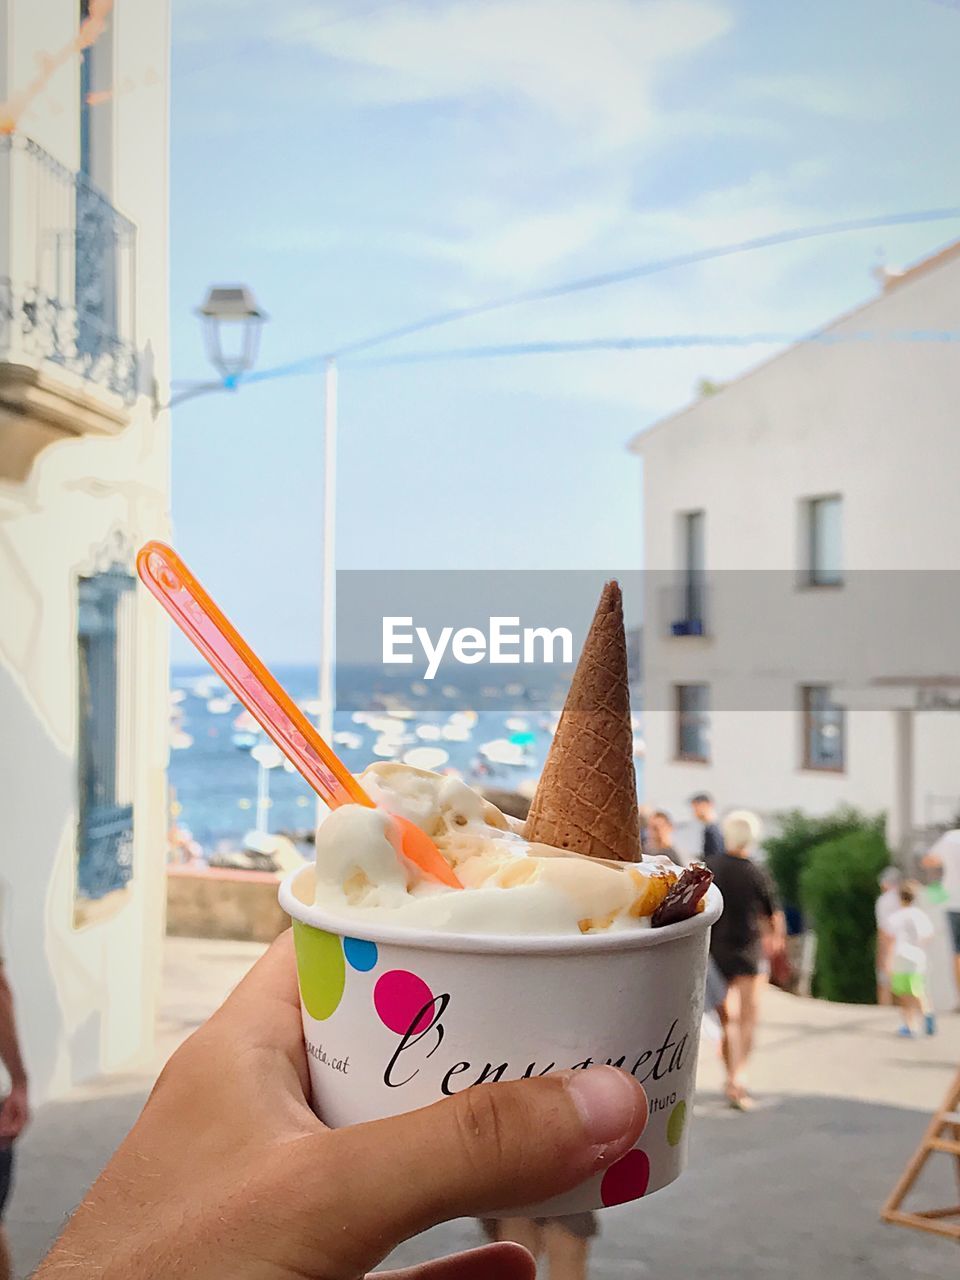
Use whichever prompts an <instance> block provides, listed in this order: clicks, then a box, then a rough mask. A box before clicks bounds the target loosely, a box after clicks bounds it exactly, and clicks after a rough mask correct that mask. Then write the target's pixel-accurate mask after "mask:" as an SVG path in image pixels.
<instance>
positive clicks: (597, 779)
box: [524, 582, 640, 862]
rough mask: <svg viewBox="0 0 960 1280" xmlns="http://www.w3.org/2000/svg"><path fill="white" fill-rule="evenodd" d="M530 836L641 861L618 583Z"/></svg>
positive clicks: (596, 625) (594, 631)
mask: <svg viewBox="0 0 960 1280" xmlns="http://www.w3.org/2000/svg"><path fill="white" fill-rule="evenodd" d="M524 834H525V835H526V837H527V839H528V840H531V841H537V842H539V843H543V844H550V845H554V846H555V847H556V848H558V849H571V850H574V851H575V852H577V853H585V854H587V855H588V856H590V857H593V858H613V859H616V860H619V861H620V862H637V861H639V858H640V816H639V812H638V809H637V783H636V775H635V773H634V769H633V729H632V726H631V723H630V688H629V681H628V676H627V642H626V635H625V634H624V629H623V602H622V599H621V596H620V587H619V585H618V584H617V583H616V582H608V583H607V584H606V586H605V587H604V589H603V594H602V596H601V597H600V603H599V605H598V606H597V612H596V613H595V614H594V618H593V622H592V623H591V625H590V631H589V632H588V634H587V638H586V641H585V642H584V646H583V652H582V653H581V654H580V661H579V662H578V663H577V669H576V671H575V672H574V674H573V680H572V681H571V684H570V690H569V692H568V694H567V700H566V702H565V703H564V707H563V713H562V715H561V716H560V722H559V724H558V725H557V732H556V734H555V736H554V739H553V743H552V745H551V747H550V753H549V755H548V756H547V762H546V764H545V765H544V767H543V773H542V774H541V775H540V782H539V784H538V786H537V790H536V794H535V795H534V797H533V803H532V804H531V806H530V813H529V815H528V817H527V822H526V826H525V828H524Z"/></svg>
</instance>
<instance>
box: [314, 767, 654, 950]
mask: <svg viewBox="0 0 960 1280" xmlns="http://www.w3.org/2000/svg"><path fill="white" fill-rule="evenodd" d="M362 781H363V785H364V788H365V789H366V790H367V792H368V793H369V795H370V796H371V798H372V799H373V800H375V801H376V803H377V806H378V807H377V808H376V809H367V808H364V807H362V806H359V805H344V806H343V807H342V808H340V809H336V810H334V811H333V812H332V813H330V814H329V815H328V816H327V817H326V818H325V819H324V821H323V822H322V823H321V824H320V827H319V828H318V830H317V843H316V852H317V863H316V891H315V901H316V903H317V904H318V905H322V906H324V907H325V908H327V909H328V910H331V911H334V912H335V913H337V914H343V915H344V916H345V917H347V918H348V919H349V918H356V919H357V920H362V919H367V920H379V921H381V922H382V923H386V922H390V923H393V924H398V925H408V926H410V927H412V928H424V929H434V930H438V931H441V932H448V933H486V934H517V933H542V934H570V933H574V934H575V933H593V932H602V931H606V930H615V929H630V928H645V927H649V925H650V917H651V915H652V914H653V912H654V911H655V910H656V908H657V907H658V906H659V905H660V903H661V902H662V901H663V899H664V898H665V897H666V894H667V892H668V891H669V889H670V888H671V886H672V885H673V884H674V883H676V881H677V878H678V876H679V868H677V867H675V866H674V865H673V864H672V863H671V862H669V860H661V859H658V860H645V861H642V862H631V863H626V862H614V861H609V862H608V861H606V860H603V859H600V858H588V857H584V856H582V855H580V854H577V853H572V852H569V851H567V850H561V849H554V848H552V847H551V846H549V845H544V844H536V843H531V842H529V841H527V840H525V839H524V837H523V836H522V835H521V834H520V832H519V830H518V824H516V823H515V822H514V821H513V820H512V819H510V818H507V817H506V816H505V815H504V814H503V813H501V812H500V810H499V809H497V808H496V806H495V805H492V804H491V803H490V802H489V801H487V800H485V799H484V798H483V797H482V796H481V795H479V794H478V793H477V792H476V791H474V790H473V789H472V788H471V787H468V786H467V785H466V784H465V783H464V782H462V781H460V780H459V779H458V778H450V777H442V776H441V775H439V774H436V773H430V772H428V771H427V770H425V769H414V768H412V767H411V766H409V765H403V764H396V763H392V762H380V763H377V764H373V765H370V767H369V768H368V769H366V770H365V772H364V773H363V775H362ZM391 814H396V815H398V816H401V817H405V818H408V819H409V820H410V821H412V822H414V823H416V824H417V826H418V827H420V828H422V830H424V831H425V832H426V833H427V835H429V836H430V837H431V838H432V839H433V840H434V842H435V843H436V846H437V848H438V849H439V850H440V852H441V854H442V855H443V857H444V858H445V859H446V860H447V862H448V863H449V865H450V866H451V867H452V868H453V869H454V871H455V872H456V874H457V877H458V879H459V880H460V883H461V884H462V885H463V889H451V888H447V887H446V886H444V885H440V884H438V883H437V882H436V881H433V880H429V879H427V878H425V877H424V876H423V875H422V874H421V872H420V871H419V869H418V868H417V867H416V866H414V864H413V863H411V862H410V861H408V860H407V859H406V858H405V857H404V856H403V854H402V852H401V849H400V841H399V837H398V833H397V830H396V828H395V827H394V825H393V824H392V823H391V820H390V815H391Z"/></svg>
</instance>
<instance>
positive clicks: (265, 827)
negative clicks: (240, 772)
mask: <svg viewBox="0 0 960 1280" xmlns="http://www.w3.org/2000/svg"><path fill="white" fill-rule="evenodd" d="M258 768H259V770H260V772H259V773H258V774H257V830H258V831H263V832H268V831H269V830H270V818H269V815H268V810H269V808H270V770H269V769H267V768H265V767H264V766H263V765H262V764H258Z"/></svg>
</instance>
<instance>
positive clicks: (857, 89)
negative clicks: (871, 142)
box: [736, 73, 902, 122]
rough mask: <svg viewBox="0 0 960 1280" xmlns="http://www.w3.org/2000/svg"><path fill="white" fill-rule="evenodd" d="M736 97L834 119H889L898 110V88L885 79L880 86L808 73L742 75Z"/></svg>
mask: <svg viewBox="0 0 960 1280" xmlns="http://www.w3.org/2000/svg"><path fill="white" fill-rule="evenodd" d="M736 97H737V99H738V100H739V101H741V102H743V103H745V104H750V103H754V104H755V103H758V102H759V103H761V104H764V103H767V104H769V103H770V102H776V103H777V104H779V105H781V106H785V107H790V108H793V109H795V110H799V111H804V112H808V113H810V114H812V115H821V116H826V117H828V118H829V119H835V120H863V121H868V122H869V121H874V120H889V119H891V118H894V117H895V116H896V115H897V113H898V112H899V111H900V110H901V109H902V102H901V101H900V97H901V95H900V94H899V92H898V88H897V86H895V85H894V84H893V83H891V81H890V80H889V79H887V80H884V81H883V83H882V85H881V84H877V83H875V82H871V81H867V82H866V83H861V82H855V81H853V80H851V79H847V80H845V81H844V82H842V83H841V82H840V81H838V80H828V79H827V78H826V77H825V76H822V75H816V74H812V73H804V74H803V75H787V74H779V75H759V76H746V77H744V78H743V79H742V80H740V81H739V82H738V83H737V86H736Z"/></svg>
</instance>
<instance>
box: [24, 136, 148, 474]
mask: <svg viewBox="0 0 960 1280" xmlns="http://www.w3.org/2000/svg"><path fill="white" fill-rule="evenodd" d="M135 264H136V227H135V226H134V224H133V223H132V222H131V221H130V220H129V219H128V218H125V217H124V216H123V215H122V214H121V213H118V212H117V210H116V209H114V208H113V206H112V205H111V204H110V202H109V200H108V199H107V198H106V196H104V195H103V193H102V192H100V191H99V190H98V189H97V188H96V187H94V186H93V185H92V184H91V183H90V182H89V180H88V179H87V178H86V177H85V176H84V175H82V174H78V173H73V172H72V171H71V170H69V169H67V168H66V167H65V166H64V165H62V164H60V162H59V161H57V160H55V159H54V158H53V156H51V155H49V154H48V153H47V152H46V151H44V150H43V148H42V147H40V146H38V145H37V144H36V143H35V142H33V141H31V140H30V139H29V138H25V137H23V136H21V135H19V134H13V135H10V136H0V433H2V434H0V475H4V476H7V477H8V478H9V477H13V478H22V475H18V473H22V472H24V470H25V469H29V464H30V462H32V459H33V456H35V454H36V453H37V452H39V450H40V449H41V448H43V447H44V445H45V444H47V443H50V442H51V441H52V440H53V439H55V438H57V437H59V436H63V435H81V434H85V433H87V432H97V433H101V434H103V433H108V434H109V433H112V432H115V431H117V430H119V429H120V428H121V427H123V426H124V425H126V422H127V421H128V420H129V416H130V406H131V404H132V403H133V401H134V400H135V398H136V395H137V386H138V370H137V347H136V334H135V324H134V321H135V303H136V299H135Z"/></svg>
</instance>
